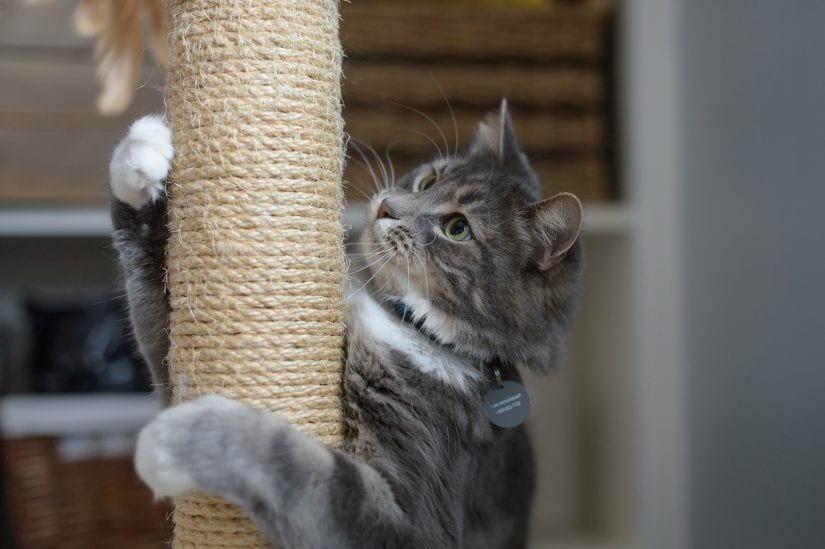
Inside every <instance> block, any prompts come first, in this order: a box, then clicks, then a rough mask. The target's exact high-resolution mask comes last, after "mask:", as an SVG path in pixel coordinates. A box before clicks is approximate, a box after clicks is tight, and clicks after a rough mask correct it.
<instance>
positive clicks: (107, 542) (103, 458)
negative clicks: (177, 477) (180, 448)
mask: <svg viewBox="0 0 825 549" xmlns="http://www.w3.org/2000/svg"><path fill="white" fill-rule="evenodd" d="M155 406H156V405H155V403H154V401H152V400H150V399H149V398H148V397H144V396H143V395H135V396H128V397H127V396H107V395H100V396H91V395H87V396H50V397H46V396H41V397H27V396H23V397H15V398H8V397H7V398H5V399H3V400H2V401H0V420H2V422H0V423H2V431H3V433H4V438H3V439H2V441H0V451H2V456H3V464H2V480H3V482H2V485H3V488H4V492H5V493H4V494H3V496H4V497H5V507H6V508H7V509H8V510H9V515H10V518H11V522H12V528H13V530H14V535H15V538H16V541H17V542H18V544H19V545H20V547H24V548H29V547H32V548H38V547H44V548H45V547H49V548H52V547H83V548H97V547H100V548H104V547H105V548H114V547H117V548H127V549H128V548H133V547H134V548H139V547H140V548H144V547H165V546H166V541H167V540H169V539H170V538H171V528H170V522H169V521H168V520H167V515H168V513H169V512H170V510H171V507H170V506H168V505H165V504H156V503H155V502H154V501H153V498H152V495H151V492H150V491H149V489H148V488H147V487H146V486H145V485H144V484H143V483H142V482H141V481H140V480H139V479H138V478H137V475H136V474H135V472H134V466H133V463H132V452H133V448H134V442H135V433H136V431H137V429H139V428H140V426H141V425H143V424H145V422H146V421H147V420H148V419H149V418H150V417H151V416H152V415H153V414H154V413H155Z"/></svg>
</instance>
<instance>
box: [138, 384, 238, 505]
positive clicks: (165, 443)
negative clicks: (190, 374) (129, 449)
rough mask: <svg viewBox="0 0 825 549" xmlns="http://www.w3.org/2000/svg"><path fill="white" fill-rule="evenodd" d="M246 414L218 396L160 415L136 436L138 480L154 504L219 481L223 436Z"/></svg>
mask: <svg viewBox="0 0 825 549" xmlns="http://www.w3.org/2000/svg"><path fill="white" fill-rule="evenodd" d="M244 411H245V407H244V406H241V405H240V404H238V403H237V402H235V401H233V400H231V399H228V398H225V397H221V396H217V395H209V396H204V397H201V398H198V399H195V400H192V401H189V402H186V403H184V404H179V405H177V406H173V407H171V408H168V409H166V410H164V411H163V412H161V413H160V414H159V415H158V417H157V418H155V419H154V421H152V423H150V424H149V425H147V426H146V427H144V428H143V430H142V431H141V432H140V435H138V441H137V448H136V450H135V469H136V470H137V472H138V475H139V476H140V478H141V479H143V482H145V483H146V484H147V485H149V487H150V488H151V489H152V491H153V492H154V494H155V497H156V498H165V497H177V496H180V495H183V494H185V493H186V492H189V491H191V490H194V489H196V488H200V489H204V488H208V486H204V485H205V484H206V485H208V484H209V482H208V481H207V479H208V478H209V477H219V476H220V475H221V472H220V471H219V470H218V469H217V467H218V464H220V463H222V462H223V461H225V456H223V455H221V454H222V452H224V451H225V450H226V447H225V445H224V443H225V442H226V440H225V437H226V433H227V431H228V430H231V428H232V426H233V425H236V422H235V421H234V418H235V417H237V416H238V415H242V414H243V413H244ZM196 479H200V482H198V481H197V480H196Z"/></svg>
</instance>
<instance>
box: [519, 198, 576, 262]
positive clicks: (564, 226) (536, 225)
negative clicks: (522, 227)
mask: <svg viewBox="0 0 825 549" xmlns="http://www.w3.org/2000/svg"><path fill="white" fill-rule="evenodd" d="M528 215H529V217H530V219H531V221H532V224H533V226H532V233H533V240H534V241H535V243H536V252H537V253H536V257H535V261H536V265H537V267H538V268H539V269H540V270H542V271H546V270H549V269H551V268H552V267H554V266H555V265H557V264H558V263H559V262H560V261H561V260H562V259H564V256H565V255H566V254H567V252H568V251H569V250H570V248H571V247H572V246H573V244H575V243H576V240H577V239H578V238H579V234H580V233H581V228H582V203H581V202H580V201H579V199H578V198H577V197H576V195H573V194H570V193H559V194H557V195H555V196H552V197H550V198H546V199H544V200H542V201H540V202H536V203H534V204H531V205H530V206H529V209H528Z"/></svg>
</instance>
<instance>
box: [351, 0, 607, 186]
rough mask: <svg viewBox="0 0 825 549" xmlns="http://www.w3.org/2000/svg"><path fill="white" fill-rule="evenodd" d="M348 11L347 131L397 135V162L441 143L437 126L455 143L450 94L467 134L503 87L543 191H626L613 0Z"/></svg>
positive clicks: (406, 162) (355, 176) (378, 6)
mask: <svg viewBox="0 0 825 549" xmlns="http://www.w3.org/2000/svg"><path fill="white" fill-rule="evenodd" d="M341 11H342V29H341V38H342V41H343V43H344V48H345V49H346V51H347V61H346V65H345V67H344V75H345V79H344V83H343V91H344V102H345V105H346V109H345V119H346V124H347V126H346V129H347V132H348V133H349V134H350V135H352V137H353V138H356V139H358V140H361V141H364V142H366V143H368V144H369V145H371V146H372V147H374V148H375V149H376V150H377V151H378V152H379V153H383V152H384V150H385V149H387V148H388V147H389V146H390V145H392V158H393V163H394V165H395V167H396V172H403V171H406V170H407V169H408V168H410V167H412V166H414V165H415V164H417V163H418V162H420V161H422V160H426V159H428V158H429V157H432V156H433V155H434V154H435V152H436V151H435V149H436V146H439V147H441V148H442V149H443V148H444V147H445V145H444V143H443V141H444V139H443V138H442V136H441V135H440V133H439V131H438V130H436V129H435V126H438V127H439V128H441V130H442V131H443V133H444V134H445V138H446V141H447V143H448V145H447V146H449V147H450V148H452V147H454V145H455V136H454V134H455V133H456V132H455V131H454V127H453V119H452V116H451V113H450V112H449V108H448V106H447V101H446V100H447V99H448V100H449V102H450V104H451V105H452V109H453V111H454V113H455V117H456V118H455V122H456V126H457V133H458V134H459V135H458V140H459V142H461V143H465V144H466V143H467V140H468V139H469V138H470V137H471V135H472V132H473V130H474V129H475V126H476V123H477V122H478V121H479V120H480V119H481V118H482V117H483V116H484V114H485V113H486V112H488V111H490V110H493V109H495V108H496V107H497V106H498V103H499V101H500V100H501V98H502V97H507V99H508V100H509V102H510V105H511V110H512V113H513V117H514V124H515V126H516V130H517V132H518V134H519V139H520V141H521V145H522V147H523V148H524V149H525V151H526V152H527V155H528V157H529V158H530V160H531V162H532V164H533V167H534V168H535V169H536V171H537V172H538V174H539V176H540V178H541V179H542V182H543V184H544V185H545V194H551V193H555V192H558V191H562V190H565V191H571V192H575V193H577V194H578V195H579V196H580V197H582V198H583V199H586V200H591V201H593V200H604V199H609V198H614V197H615V196H616V195H617V194H618V192H617V189H616V185H615V179H614V177H613V176H612V171H613V170H612V169H611V164H612V161H611V159H612V156H613V154H612V150H613V147H612V143H611V134H612V131H611V125H612V124H611V120H612V116H611V109H610V96H611V77H610V76H611V65H612V51H611V36H610V35H611V28H612V22H613V17H612V15H613V1H612V0H582V1H577V2H570V1H568V2H554V3H552V4H551V5H549V6H545V7H542V8H536V7H532V8H530V7H523V6H522V7H518V6H500V7H495V6H479V5H472V4H469V5H468V4H466V3H460V4H450V3H444V2H433V3H428V2H425V3H417V2H416V3H411V2H376V1H374V0H373V1H369V0H355V1H353V2H352V3H351V4H350V3H344V4H342V5H341ZM416 111H421V113H425V114H426V115H427V116H430V117H431V118H432V119H433V122H434V123H431V122H430V121H428V120H427V119H426V118H425V116H423V115H422V114H421V113H419V112H416ZM422 134H425V135H426V136H428V137H429V138H428V137H425V136H424V135H422ZM430 139H432V141H434V142H435V144H434V143H432V142H431V141H430ZM352 156H354V157H355V158H357V156H355V155H352ZM346 179H347V181H348V183H349V187H348V188H349V194H350V199H351V200H360V199H362V198H363V195H364V194H369V193H370V192H371V191H370V189H371V188H372V182H371V179H370V177H369V175H368V174H367V173H366V170H364V169H363V168H362V167H360V166H359V165H358V162H351V163H350V166H349V168H348V171H347V173H346Z"/></svg>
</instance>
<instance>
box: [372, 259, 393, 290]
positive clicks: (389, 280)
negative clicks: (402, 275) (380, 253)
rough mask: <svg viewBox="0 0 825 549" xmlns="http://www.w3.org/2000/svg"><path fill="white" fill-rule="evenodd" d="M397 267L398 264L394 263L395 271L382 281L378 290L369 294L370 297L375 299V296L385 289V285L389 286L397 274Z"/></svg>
mask: <svg viewBox="0 0 825 549" xmlns="http://www.w3.org/2000/svg"><path fill="white" fill-rule="evenodd" d="M398 265H399V263H398V262H397V261H396V263H395V270H394V271H393V272H392V274H391V275H390V276H389V277H387V280H385V281H384V283H383V284H382V285H381V287H380V288H378V289H377V290H375V291H373V292H372V293H370V296H371V297H375V296H376V295H378V294H380V293H381V292H382V291H383V290H384V288H386V287H387V284H389V283H390V282H391V281H392V280H393V279H394V278H395V273H397V272H398Z"/></svg>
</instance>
